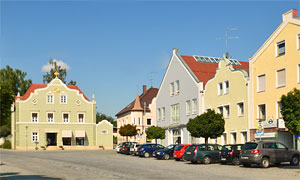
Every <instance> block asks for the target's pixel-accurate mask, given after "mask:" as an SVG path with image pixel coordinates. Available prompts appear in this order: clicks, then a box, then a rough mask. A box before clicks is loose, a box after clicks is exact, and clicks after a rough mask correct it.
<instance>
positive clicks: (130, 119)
mask: <svg viewBox="0 0 300 180" xmlns="http://www.w3.org/2000/svg"><path fill="white" fill-rule="evenodd" d="M157 92H158V89H157V88H153V87H151V88H149V89H147V86H146V85H144V86H143V94H141V95H139V94H138V93H137V95H136V98H135V100H134V101H132V102H131V103H130V104H129V105H127V106H126V107H125V108H123V109H122V110H121V111H120V112H118V113H117V114H116V117H117V127H118V134H117V137H118V143H121V142H126V141H127V140H128V141H130V142H138V143H140V144H144V143H146V142H147V138H146V137H147V135H146V130H147V128H148V127H151V126H155V125H156V112H155V109H156V95H157ZM126 124H131V125H135V126H136V127H137V131H138V134H137V136H135V137H128V139H127V137H124V136H121V135H120V133H119V130H120V127H121V126H124V125H126Z"/></svg>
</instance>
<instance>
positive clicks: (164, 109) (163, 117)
mask: <svg viewBox="0 0 300 180" xmlns="http://www.w3.org/2000/svg"><path fill="white" fill-rule="evenodd" d="M161 109H162V118H161V119H162V120H165V119H166V108H165V107H162V108H161Z"/></svg>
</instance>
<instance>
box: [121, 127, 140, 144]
mask: <svg viewBox="0 0 300 180" xmlns="http://www.w3.org/2000/svg"><path fill="white" fill-rule="evenodd" d="M119 133H120V135H121V136H126V141H128V136H129V137H132V136H136V135H137V129H136V126H134V125H131V124H126V125H124V126H121V127H120V130H119Z"/></svg>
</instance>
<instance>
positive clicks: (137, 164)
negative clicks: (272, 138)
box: [0, 150, 300, 180]
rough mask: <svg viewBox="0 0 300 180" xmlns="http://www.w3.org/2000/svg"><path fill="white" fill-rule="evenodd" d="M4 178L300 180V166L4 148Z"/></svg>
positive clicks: (2, 154)
mask: <svg viewBox="0 0 300 180" xmlns="http://www.w3.org/2000/svg"><path fill="white" fill-rule="evenodd" d="M0 155H1V161H2V164H1V166H0V172H1V174H0V179H3V180H4V179H28V180H29V179H208V180H210V179H211V180H214V179H215V180H220V179H222V180H225V179H230V180H232V179H239V180H241V179H247V180H251V179H253V180H259V179H265V180H268V179H270V180H271V179H272V180H276V179H295V180H296V179H300V166H297V167H294V166H286V165H284V164H283V165H281V166H279V167H274V166H272V167H270V168H267V169H263V168H258V167H256V166H252V167H250V168H245V167H242V166H240V167H238V166H232V165H220V164H219V163H216V164H210V165H204V164H191V163H190V162H184V161H181V162H177V161H175V160H173V159H172V160H156V159H155V158H140V157H133V156H131V155H123V154H117V153H116V152H115V151H114V150H104V151H103V150H99V151H29V152H25V151H11V150H0Z"/></svg>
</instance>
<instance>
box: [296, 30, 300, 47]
mask: <svg viewBox="0 0 300 180" xmlns="http://www.w3.org/2000/svg"><path fill="white" fill-rule="evenodd" d="M296 39H297V40H296V41H297V50H298V51H299V50H300V33H299V34H297V36H296Z"/></svg>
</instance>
